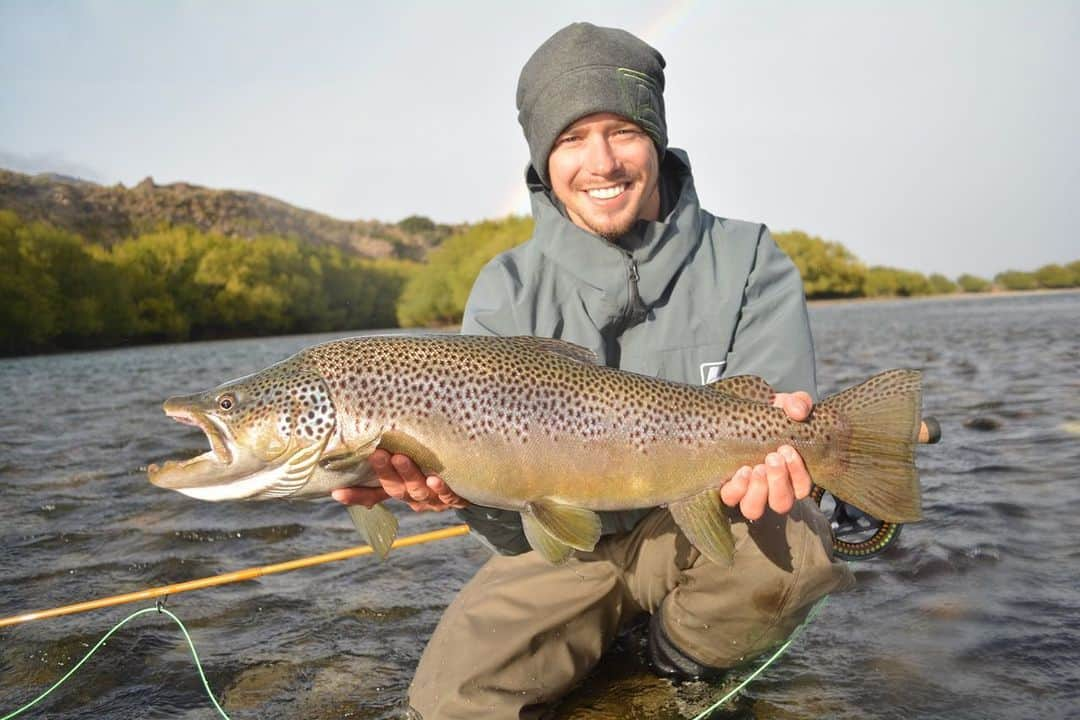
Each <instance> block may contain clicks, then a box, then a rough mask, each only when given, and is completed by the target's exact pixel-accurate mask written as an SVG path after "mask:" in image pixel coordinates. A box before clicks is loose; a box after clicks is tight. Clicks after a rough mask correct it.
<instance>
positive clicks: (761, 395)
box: [709, 375, 776, 405]
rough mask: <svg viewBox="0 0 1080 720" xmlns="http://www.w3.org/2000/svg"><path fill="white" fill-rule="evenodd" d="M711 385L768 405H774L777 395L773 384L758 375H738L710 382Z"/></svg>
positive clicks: (729, 393) (744, 398) (732, 394)
mask: <svg viewBox="0 0 1080 720" xmlns="http://www.w3.org/2000/svg"><path fill="white" fill-rule="evenodd" d="M709 387H710V388H712V389H714V390H719V391H720V392H722V393H726V394H727V395H731V396H733V397H737V398H742V399H743V400H753V401H754V402H759V403H765V404H766V405H772V402H773V399H774V398H775V397H776V391H775V390H773V387H772V385H770V384H769V383H767V382H765V381H764V380H762V379H761V378H759V377H758V376H757V375H736V376H735V377H730V378H724V379H723V380H717V381H716V382H713V383H709Z"/></svg>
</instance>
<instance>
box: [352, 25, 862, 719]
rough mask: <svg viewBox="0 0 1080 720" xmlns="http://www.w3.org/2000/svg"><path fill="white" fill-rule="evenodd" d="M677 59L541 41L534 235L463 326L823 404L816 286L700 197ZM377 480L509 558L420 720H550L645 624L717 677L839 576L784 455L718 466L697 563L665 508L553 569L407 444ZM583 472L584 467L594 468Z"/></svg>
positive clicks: (523, 99) (509, 521)
mask: <svg viewBox="0 0 1080 720" xmlns="http://www.w3.org/2000/svg"><path fill="white" fill-rule="evenodd" d="M663 90H664V59H663V57H662V56H661V55H660V53H659V52H657V51H656V50H655V49H653V48H652V47H650V46H649V45H648V44H646V43H644V42H643V41H641V40H640V39H638V38H637V37H635V36H633V35H631V34H630V33H627V32H625V31H623V30H617V29H612V28H601V27H596V26H594V25H590V24H588V23H576V24H574V25H570V26H569V27H566V28H564V29H562V30H560V31H559V32H557V33H556V34H555V35H553V36H552V37H551V38H549V39H548V40H547V41H546V42H545V43H544V44H543V45H541V46H540V48H539V49H538V50H537V51H536V52H535V53H534V54H533V56H532V57H531V58H530V59H529V61H528V62H527V63H526V65H525V67H524V69H523V70H522V73H521V77H520V80H519V83H518V92H517V106H518V111H519V115H518V118H519V121H520V122H521V126H522V128H523V130H524V132H525V138H526V141H527V142H528V145H529V152H530V155H531V164H530V166H529V168H528V170H527V173H526V182H527V183H528V185H529V189H530V190H531V193H532V208H533V216H534V218H535V221H536V225H535V230H534V234H533V237H532V238H531V239H530V240H529V241H528V242H527V243H525V244H523V245H521V246H519V247H517V248H514V249H512V250H510V251H508V252H506V253H504V254H502V255H500V256H499V257H497V258H495V259H494V260H493V261H491V262H490V263H489V264H488V265H487V266H486V267H485V268H484V269H483V271H482V272H481V274H480V276H479V277H478V278H477V280H476V283H475V285H474V287H473V290H472V293H471V295H470V297H469V301H468V304H467V307H466V310H465V318H464V321H463V329H462V331H463V332H465V333H470V334H487V335H535V336H541V337H554V338H561V339H564V340H568V341H570V342H574V343H577V344H579V345H583V346H585V347H587V348H589V349H591V350H593V351H594V352H595V353H596V354H597V356H598V357H599V358H600V360H601V361H602V362H604V363H606V364H608V365H611V366H615V367H619V368H622V369H625V370H630V371H634V372H638V373H643V374H647V375H653V376H658V377H663V378H666V379H669V380H675V381H679V382H685V383H695V384H705V383H709V382H713V381H715V380H717V379H720V378H722V377H727V376H733V375H740V374H753V375H758V376H761V377H763V378H764V379H765V380H767V381H768V382H769V383H770V384H771V385H772V386H773V387H774V388H776V389H777V390H778V391H784V392H779V393H777V394H776V397H775V399H774V403H775V404H777V405H779V406H780V407H783V408H784V410H785V411H786V412H787V414H788V415H789V416H790V417H792V418H793V419H795V420H803V419H805V418H806V417H807V416H808V414H809V413H810V411H811V405H812V395H813V394H814V393H815V374H814V352H813V344H812V341H811V337H810V328H809V323H808V320H807V313H806V303H805V300H804V298H803V292H802V281H801V278H800V277H799V273H798V271H797V270H796V268H795V267H794V265H793V264H792V263H791V261H790V260H789V259H788V258H787V257H786V256H785V255H784V254H783V253H782V252H781V251H780V250H779V249H778V248H777V246H776V244H775V243H774V242H773V240H772V238H771V237H770V235H769V232H768V230H767V229H766V228H765V227H764V226H763V225H760V224H758V223H748V222H741V221H737V220H730V219H725V218H721V217H717V216H715V215H712V214H711V213H709V212H707V211H705V210H704V209H702V208H701V206H700V204H699V202H698V198H697V194H696V192H695V190H694V183H693V177H692V174H691V171H690V164H689V159H688V158H687V155H686V154H685V153H683V152H682V151H679V150H675V149H670V148H668V146H667V124H666V117H665V112H664V101H663ZM371 463H372V465H373V467H374V468H375V470H376V472H377V474H378V475H379V477H380V480H381V481H382V483H383V487H384V490H382V491H375V490H365V489H350V490H344V491H338V492H337V493H335V496H336V497H337V498H338V499H339V500H341V501H343V502H355V503H364V504H370V503H373V502H377V501H379V500H382V499H385V498H386V497H396V498H399V499H401V500H404V501H405V502H407V503H409V505H410V506H411V507H413V509H415V510H445V509H447V508H451V507H452V508H457V509H458V510H459V512H460V513H461V515H462V516H463V517H464V518H465V519H466V521H467V522H468V523H469V524H470V526H471V527H472V529H473V531H474V533H476V534H477V535H478V536H480V538H481V539H483V540H484V541H485V542H486V543H487V544H488V545H489V546H490V547H491V548H492V549H494V550H495V551H496V553H497V555H496V556H495V557H493V558H492V559H491V560H490V561H489V562H488V563H487V564H485V565H484V567H483V568H481V569H480V571H479V572H478V573H477V575H476V576H475V577H474V578H473V579H472V580H471V581H470V582H469V584H468V585H467V586H466V587H465V588H464V589H463V590H462V591H461V593H460V594H459V595H458V597H457V598H456V599H455V600H454V602H453V603H452V604H451V605H450V607H449V608H448V609H447V610H446V613H445V614H444V616H443V618H442V620H441V622H440V623H439V626H438V628H437V629H436V631H435V633H434V635H433V637H432V639H431V641H430V642H429V644H428V646H427V649H426V650H425V652H424V655H423V657H422V658H421V661H420V665H419V668H418V669H417V673H416V677H415V678H414V681H413V684H412V687H411V688H410V693H409V700H410V704H411V707H412V712H413V713H414V714H415V715H416V716H419V717H422V718H425V719H426V720H436V719H439V720H444V719H450V718H518V717H522V718H524V717H530V718H532V717H538V716H540V715H541V714H542V713H543V712H544V711H545V709H546V708H548V707H549V706H550V704H551V703H553V702H554V701H556V700H558V699H559V698H560V697H562V696H563V695H564V694H565V693H566V692H567V691H568V690H569V689H570V688H572V687H573V686H574V685H575V684H576V683H578V682H579V681H581V680H582V679H583V678H584V677H585V675H586V674H587V673H588V672H589V671H590V670H591V669H592V668H593V667H594V666H595V664H596V663H597V662H598V661H599V659H600V656H601V654H602V653H603V652H604V651H605V650H606V649H608V648H609V647H610V646H611V644H612V642H613V641H614V640H615V638H616V637H617V636H618V634H619V633H620V632H621V631H622V630H624V629H625V628H626V627H627V626H629V625H631V624H632V623H635V622H638V621H639V620H640V619H642V618H646V617H647V618H648V622H649V625H648V655H649V660H650V663H651V665H652V667H653V668H654V670H655V671H656V672H658V673H660V674H662V675H666V676H670V677H673V678H700V677H712V676H716V675H717V674H720V673H722V672H724V671H725V670H726V669H728V668H731V667H734V666H737V665H739V664H740V663H742V662H745V661H746V660H749V659H751V658H753V657H755V656H756V655H759V654H760V653H762V652H764V651H765V650H767V649H769V648H771V647H773V646H775V645H776V644H778V643H780V642H782V641H783V640H784V639H785V638H786V637H787V636H788V635H789V634H790V632H791V631H792V630H793V629H794V628H795V627H796V626H797V625H798V624H799V623H800V622H802V620H803V619H804V618H805V617H806V614H807V613H808V612H809V609H810V608H811V606H812V605H813V603H814V602H815V601H816V600H817V599H819V598H820V597H822V596H823V595H825V594H827V593H829V592H833V591H835V590H838V589H842V588H845V587H847V586H848V585H850V584H851V582H852V577H851V573H850V572H849V571H848V569H847V568H846V566H845V565H844V564H843V563H841V562H836V561H833V559H832V555H831V549H830V548H831V538H830V532H829V527H828V523H827V522H826V520H825V518H824V517H823V516H822V515H821V514H820V513H819V512H818V511H817V508H816V507H815V506H814V505H813V503H812V502H811V501H810V500H809V499H807V495H808V494H809V492H810V487H811V480H810V477H809V476H808V475H807V472H806V469H805V467H804V466H803V463H802V460H801V458H800V457H799V456H798V454H797V453H796V452H795V450H794V449H793V448H791V447H787V446H785V447H781V448H777V450H776V452H773V453H770V454H769V455H768V456H767V457H765V458H763V459H762V463H761V464H760V465H758V466H756V467H752V468H751V467H745V468H742V469H741V470H740V471H739V472H737V473H736V474H735V475H734V476H733V477H731V478H724V477H718V478H717V486H718V487H720V488H721V489H720V497H721V499H722V500H723V502H724V504H725V505H726V506H727V507H728V508H729V511H728V515H729V518H730V520H731V521H732V529H733V533H734V536H735V541H736V549H735V556H734V562H733V565H732V566H731V567H721V566H718V565H715V564H713V563H712V562H710V561H709V560H708V559H707V558H705V557H703V556H701V554H700V553H698V551H697V550H696V549H694V548H693V546H692V545H690V543H689V542H688V541H687V540H686V538H685V537H684V536H683V535H682V533H681V532H680V531H679V529H678V528H677V527H676V525H675V524H674V522H673V521H672V519H671V516H670V514H669V513H668V512H667V510H666V509H663V508H652V509H642V510H635V511H626V512H612V513H601V520H602V524H603V533H604V534H603V536H602V538H601V540H600V542H599V543H598V544H597V546H596V549H595V550H594V551H593V552H589V553H582V552H579V553H577V554H576V555H575V556H574V557H572V558H571V559H570V560H568V561H567V562H566V563H565V564H563V565H559V566H552V565H550V564H548V563H547V562H546V561H545V560H543V559H542V558H540V557H539V556H538V555H537V553H535V552H531V551H530V550H529V545H528V542H527V541H526V539H525V535H524V533H523V531H522V526H521V521H520V516H519V515H518V513H516V512H504V511H498V510H492V509H489V508H483V507H476V506H469V505H468V504H467V503H466V502H464V501H463V500H462V499H461V498H459V497H457V496H456V495H455V494H454V493H453V490H452V489H451V488H449V487H447V486H446V484H445V483H444V482H443V481H442V480H441V479H439V478H437V477H430V478H425V477H424V476H423V475H422V474H421V472H420V470H419V469H418V468H417V466H416V465H415V464H414V463H413V462H412V461H411V460H410V459H409V458H408V457H406V456H404V455H395V456H392V457H391V456H390V455H388V454H387V453H386V452H385V451H381V450H380V451H376V453H374V455H373V456H372V459H371ZM589 474H590V468H588V467H583V468H581V469H580V481H581V482H583V483H585V482H588V481H589Z"/></svg>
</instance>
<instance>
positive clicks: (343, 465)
mask: <svg viewBox="0 0 1080 720" xmlns="http://www.w3.org/2000/svg"><path fill="white" fill-rule="evenodd" d="M379 440H380V436H378V435H376V436H375V437H374V438H372V439H371V440H369V441H368V442H365V443H364V444H363V445H361V446H360V447H350V448H345V449H343V450H340V451H338V452H336V453H333V454H331V455H323V456H322V457H321V458H320V459H319V466H320V467H321V468H323V469H324V470H329V471H330V472H336V473H352V472H354V471H356V470H357V469H358V468H360V467H361V466H362V465H363V464H364V463H365V462H367V459H368V458H369V457H371V453H373V452H375V448H377V447H378V446H379Z"/></svg>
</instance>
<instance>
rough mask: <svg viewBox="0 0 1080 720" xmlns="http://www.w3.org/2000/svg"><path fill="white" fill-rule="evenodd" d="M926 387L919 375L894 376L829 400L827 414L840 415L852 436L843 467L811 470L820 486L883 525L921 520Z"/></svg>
mask: <svg viewBox="0 0 1080 720" xmlns="http://www.w3.org/2000/svg"><path fill="white" fill-rule="evenodd" d="M921 383H922V373H920V372H919V371H917V370H889V371H887V372H883V373H881V374H879V375H875V376H874V377H872V378H870V379H869V380H867V381H866V382H864V383H861V384H859V385H856V386H855V387H852V388H848V389H847V390H844V391H842V392H839V393H837V394H836V395H833V396H832V397H830V398H828V399H826V400H824V401H823V402H822V403H821V409H822V410H825V409H826V408H828V409H830V410H833V411H835V412H836V413H837V414H838V415H840V416H841V417H842V418H843V419H844V420H845V421H846V424H847V425H848V427H849V428H850V430H849V435H848V436H847V437H845V438H842V439H841V441H840V442H841V443H842V444H841V448H840V449H841V451H842V453H841V458H840V462H839V463H837V464H836V465H834V466H833V467H831V468H829V469H827V470H825V469H823V471H822V472H820V473H819V472H816V471H815V470H814V469H813V468H811V469H810V472H811V475H813V477H814V482H816V483H817V484H818V485H820V486H821V487H823V488H825V489H826V490H828V491H829V492H831V493H832V494H833V495H835V496H836V497H838V498H840V499H841V500H844V501H845V502H848V503H850V504H852V505H854V506H855V507H857V508H859V509H860V510H862V511H863V512H866V513H869V514H870V515H873V516H874V517H876V518H878V519H879V520H885V521H886V522H894V523H905V522H914V521H916V520H920V519H921V518H922V501H921V498H920V491H919V471H918V469H916V467H915V445H916V443H917V442H918V437H919V424H920V422H921V414H922V385H921ZM815 412H816V410H815Z"/></svg>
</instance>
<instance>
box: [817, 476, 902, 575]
mask: <svg viewBox="0 0 1080 720" xmlns="http://www.w3.org/2000/svg"><path fill="white" fill-rule="evenodd" d="M810 497H812V498H813V499H814V502H816V503H817V504H818V507H819V508H821V511H822V512H823V513H824V514H825V517H827V518H829V525H830V526H831V527H832V546H833V555H835V556H836V557H838V558H840V559H841V560H865V559H867V558H871V557H874V556H875V555H877V554H879V553H882V552H884V551H885V550H886V548H888V547H889V546H890V545H892V544H893V543H894V542H896V539H897V538H899V537H900V530H901V529H902V528H903V527H904V526H903V524H901V523H891V522H886V521H884V520H878V519H877V518H876V517H873V516H872V515H868V514H867V513H864V512H863V511H862V510H860V509H859V508H857V507H855V506H854V505H849V504H848V503H846V502H844V501H843V500H840V499H838V498H836V497H834V496H833V495H832V493H830V492H829V491H828V490H826V489H825V488H822V487H820V486H818V485H815V486H814V489H813V490H811V491H810Z"/></svg>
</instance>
